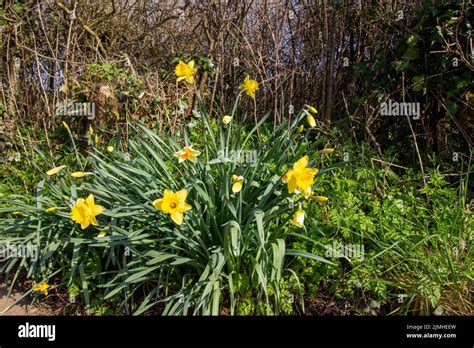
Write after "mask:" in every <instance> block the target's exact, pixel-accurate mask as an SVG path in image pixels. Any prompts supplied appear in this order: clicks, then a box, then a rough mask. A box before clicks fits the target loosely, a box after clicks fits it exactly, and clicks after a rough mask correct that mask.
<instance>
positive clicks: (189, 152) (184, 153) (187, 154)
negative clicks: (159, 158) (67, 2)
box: [174, 146, 201, 163]
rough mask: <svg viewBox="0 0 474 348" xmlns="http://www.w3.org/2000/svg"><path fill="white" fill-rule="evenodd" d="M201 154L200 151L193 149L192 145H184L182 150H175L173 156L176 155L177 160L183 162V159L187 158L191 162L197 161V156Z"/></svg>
mask: <svg viewBox="0 0 474 348" xmlns="http://www.w3.org/2000/svg"><path fill="white" fill-rule="evenodd" d="M200 154H201V152H200V151H197V150H194V149H193V148H192V147H190V146H189V147H184V148H183V149H182V150H179V151H177V152H175V154H174V155H175V156H176V157H178V162H179V163H181V162H184V161H185V160H189V161H191V162H193V163H196V162H197V158H196V157H197V156H199V155H200Z"/></svg>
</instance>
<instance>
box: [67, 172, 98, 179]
mask: <svg viewBox="0 0 474 348" xmlns="http://www.w3.org/2000/svg"><path fill="white" fill-rule="evenodd" d="M92 174H94V173H90V172H74V173H71V176H72V177H73V178H82V177H83V176H87V175H92Z"/></svg>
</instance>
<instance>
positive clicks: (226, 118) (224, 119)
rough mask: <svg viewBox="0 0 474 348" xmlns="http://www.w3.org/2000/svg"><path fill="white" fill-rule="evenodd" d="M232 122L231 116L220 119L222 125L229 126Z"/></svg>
mask: <svg viewBox="0 0 474 348" xmlns="http://www.w3.org/2000/svg"><path fill="white" fill-rule="evenodd" d="M231 122H232V116H229V115H226V116H224V117H222V123H223V124H229V123H231Z"/></svg>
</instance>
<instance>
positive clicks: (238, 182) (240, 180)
mask: <svg viewBox="0 0 474 348" xmlns="http://www.w3.org/2000/svg"><path fill="white" fill-rule="evenodd" d="M232 182H233V183H234V184H233V185H232V192H234V193H238V192H240V190H242V186H243V185H244V177H243V176H242V175H239V176H237V175H232Z"/></svg>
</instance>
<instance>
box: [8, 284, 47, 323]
mask: <svg viewBox="0 0 474 348" xmlns="http://www.w3.org/2000/svg"><path fill="white" fill-rule="evenodd" d="M9 290H10V288H9V287H8V286H6V285H5V284H3V283H0V315H56V313H55V311H54V310H53V309H52V308H50V307H49V306H48V305H46V304H44V305H38V304H31V300H32V298H31V296H26V297H25V298H23V299H21V300H20V301H19V302H18V303H16V304H15V305H13V306H12V307H11V308H10V309H8V311H6V312H5V313H4V312H3V311H4V310H5V309H7V308H8V307H10V306H11V305H12V304H13V303H15V301H17V300H19V299H20V298H21V297H22V294H23V293H24V292H25V289H22V287H21V286H17V287H14V289H13V291H12V293H11V294H10V296H8V297H7V295H8V291H9Z"/></svg>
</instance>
